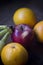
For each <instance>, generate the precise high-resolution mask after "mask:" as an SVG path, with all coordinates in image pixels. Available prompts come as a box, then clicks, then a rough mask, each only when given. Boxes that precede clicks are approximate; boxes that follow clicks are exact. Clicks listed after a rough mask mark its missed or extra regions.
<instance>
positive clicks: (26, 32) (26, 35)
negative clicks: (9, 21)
mask: <svg viewBox="0 0 43 65" xmlns="http://www.w3.org/2000/svg"><path fill="white" fill-rule="evenodd" d="M11 37H12V40H13V42H18V43H21V44H22V45H23V46H25V47H27V46H29V45H31V43H32V41H33V38H34V32H33V30H32V29H31V28H30V27H29V26H28V25H26V24H19V25H17V26H15V29H14V31H13V33H12V36H11Z"/></svg>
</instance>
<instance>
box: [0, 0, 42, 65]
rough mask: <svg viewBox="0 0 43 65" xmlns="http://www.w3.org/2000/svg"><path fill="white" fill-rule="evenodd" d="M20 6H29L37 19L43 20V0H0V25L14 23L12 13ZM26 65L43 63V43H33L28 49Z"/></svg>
mask: <svg viewBox="0 0 43 65" xmlns="http://www.w3.org/2000/svg"><path fill="white" fill-rule="evenodd" d="M21 7H28V8H31V9H32V10H33V11H34V12H35V14H36V16H37V21H40V20H43V0H27V1H25V0H23V1H22V0H20V1H19V0H0V25H4V24H5V25H14V23H13V20H12V16H13V13H14V12H15V11H16V10H17V9H18V8H21ZM8 41H11V39H10V40H8ZM0 64H1V62H0ZM1 65H2V64H1ZM26 65H43V45H38V44H37V42H35V43H34V45H33V46H32V47H31V49H30V59H29V61H28V64H26Z"/></svg>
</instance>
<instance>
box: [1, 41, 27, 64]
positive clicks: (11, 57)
mask: <svg viewBox="0 0 43 65" xmlns="http://www.w3.org/2000/svg"><path fill="white" fill-rule="evenodd" d="M1 59H2V62H3V64H4V65H24V64H25V63H26V62H27V60H28V52H27V50H26V49H25V48H24V47H23V46H22V45H21V44H19V43H14V42H12V43H9V44H7V45H6V46H5V47H4V48H3V50H2V52H1Z"/></svg>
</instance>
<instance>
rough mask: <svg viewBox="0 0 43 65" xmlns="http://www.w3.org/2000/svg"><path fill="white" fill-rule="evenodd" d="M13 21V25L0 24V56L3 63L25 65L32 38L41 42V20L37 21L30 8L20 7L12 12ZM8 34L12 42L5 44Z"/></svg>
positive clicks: (42, 41)
mask: <svg viewBox="0 0 43 65" xmlns="http://www.w3.org/2000/svg"><path fill="white" fill-rule="evenodd" d="M13 22H14V27H13V26H12V25H11V26H9V27H8V26H7V25H0V38H1V40H0V57H1V60H2V62H3V64H4V65H25V64H26V63H27V62H28V59H29V48H30V46H32V44H33V41H34V39H35V40H37V41H38V42H40V43H41V44H42V43H43V21H40V22H38V23H37V18H36V15H35V13H34V12H33V11H32V10H31V9H29V8H20V9H18V10H17V11H16V12H15V13H14V15H13ZM9 35H11V39H12V42H10V43H8V44H6V40H7V39H8V37H9ZM26 65H27V64H26Z"/></svg>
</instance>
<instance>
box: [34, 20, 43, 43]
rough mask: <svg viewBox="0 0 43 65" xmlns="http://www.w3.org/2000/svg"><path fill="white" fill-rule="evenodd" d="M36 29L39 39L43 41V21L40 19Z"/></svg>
mask: <svg viewBox="0 0 43 65" xmlns="http://www.w3.org/2000/svg"><path fill="white" fill-rule="evenodd" d="M34 31H35V34H36V37H37V39H38V41H40V42H43V21H39V22H38V23H37V24H36V25H35V26H34Z"/></svg>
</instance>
